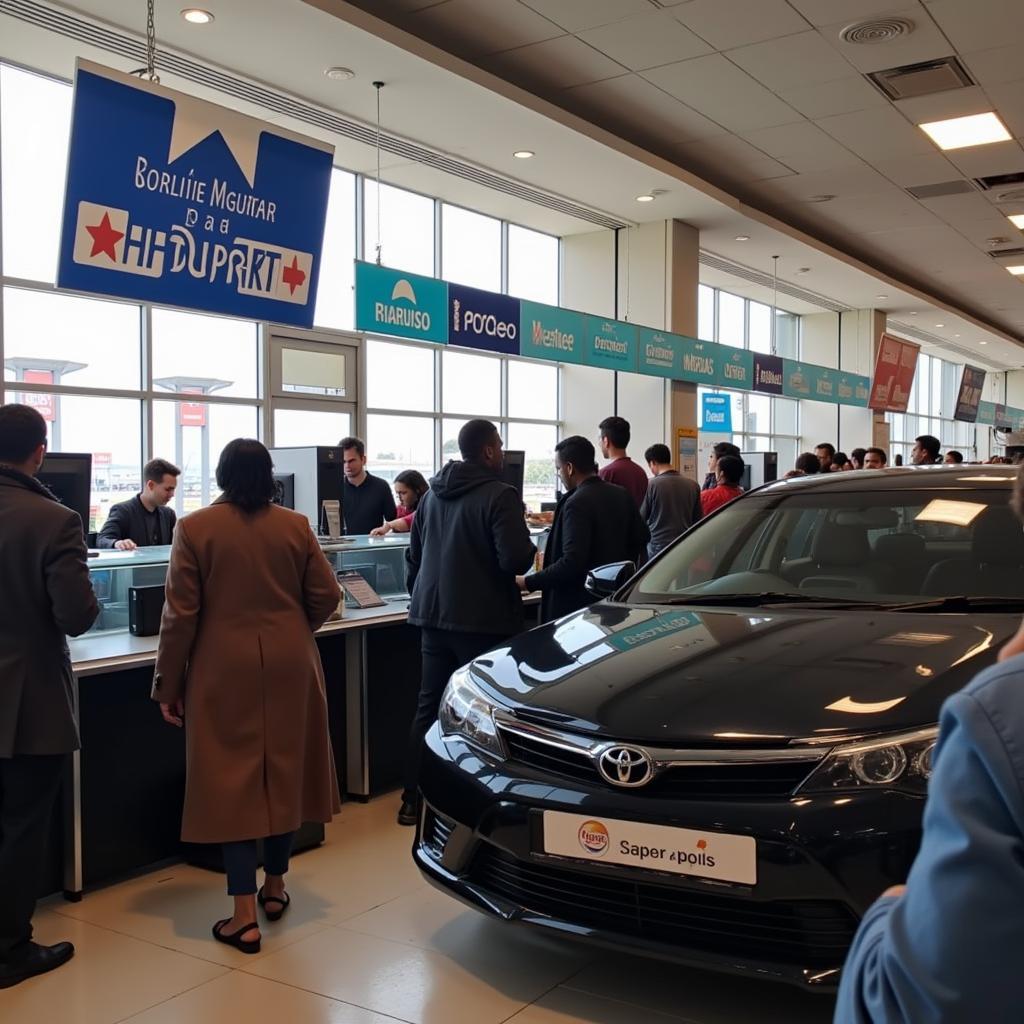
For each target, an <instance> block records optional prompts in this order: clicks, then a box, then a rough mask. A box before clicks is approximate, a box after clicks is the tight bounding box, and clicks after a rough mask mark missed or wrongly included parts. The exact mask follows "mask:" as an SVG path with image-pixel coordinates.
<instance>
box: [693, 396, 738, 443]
mask: <svg viewBox="0 0 1024 1024" xmlns="http://www.w3.org/2000/svg"><path fill="white" fill-rule="evenodd" d="M700 410H701V413H700V429H701V430H703V431H705V432H706V433H708V434H731V433H732V396H731V395H701V402H700Z"/></svg>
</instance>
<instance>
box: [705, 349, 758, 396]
mask: <svg viewBox="0 0 1024 1024" xmlns="http://www.w3.org/2000/svg"><path fill="white" fill-rule="evenodd" d="M717 348H718V374H717V377H716V379H715V383H716V384H717V385H718V386H719V387H720V388H739V389H740V390H741V391H750V390H751V389H752V388H753V387H754V353H753V352H748V351H747V350H746V349H742V348H733V347H732V346H731V345H718V346H717Z"/></svg>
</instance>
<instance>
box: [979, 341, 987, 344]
mask: <svg viewBox="0 0 1024 1024" xmlns="http://www.w3.org/2000/svg"><path fill="white" fill-rule="evenodd" d="M978 344H979V345H987V344H988V342H987V341H979V342H978Z"/></svg>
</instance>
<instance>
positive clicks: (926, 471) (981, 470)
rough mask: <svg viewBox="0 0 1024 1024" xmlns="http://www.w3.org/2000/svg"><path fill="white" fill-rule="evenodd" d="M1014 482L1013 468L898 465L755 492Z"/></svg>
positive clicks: (795, 480)
mask: <svg viewBox="0 0 1024 1024" xmlns="http://www.w3.org/2000/svg"><path fill="white" fill-rule="evenodd" d="M1016 479H1017V467H1016V466H964V465H960V466H949V465H937V466H901V467H893V468H891V469H856V470H848V471H846V472H843V473H812V474H811V475H809V476H795V477H790V478H789V479H788V480H776V481H774V482H773V483H769V484H765V485H764V486H763V487H758V488H757V489H756V490H757V491H758V492H759V493H762V494H763V493H765V492H768V491H771V492H778V491H779V490H781V489H783V488H788V487H794V488H799V489H800V490H805V489H806V490H815V489H817V488H825V487H830V488H836V489H840V490H843V491H853V492H858V491H866V492H871V491H885V490H893V489H896V488H899V489H900V490H916V489H921V490H935V488H937V487H940V488H943V489H947V488H956V489H959V490H976V489H977V488H979V487H984V488H995V489H997V490H1004V489H1005V490H1008V489H1009V488H1011V487H1013V484H1014V481H1015V480H1016Z"/></svg>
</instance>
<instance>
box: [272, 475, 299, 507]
mask: <svg viewBox="0 0 1024 1024" xmlns="http://www.w3.org/2000/svg"><path fill="white" fill-rule="evenodd" d="M273 501H274V504H275V505H280V506H281V507H282V508H291V509H294V508H295V474H294V473H275V474H274V498H273Z"/></svg>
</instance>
